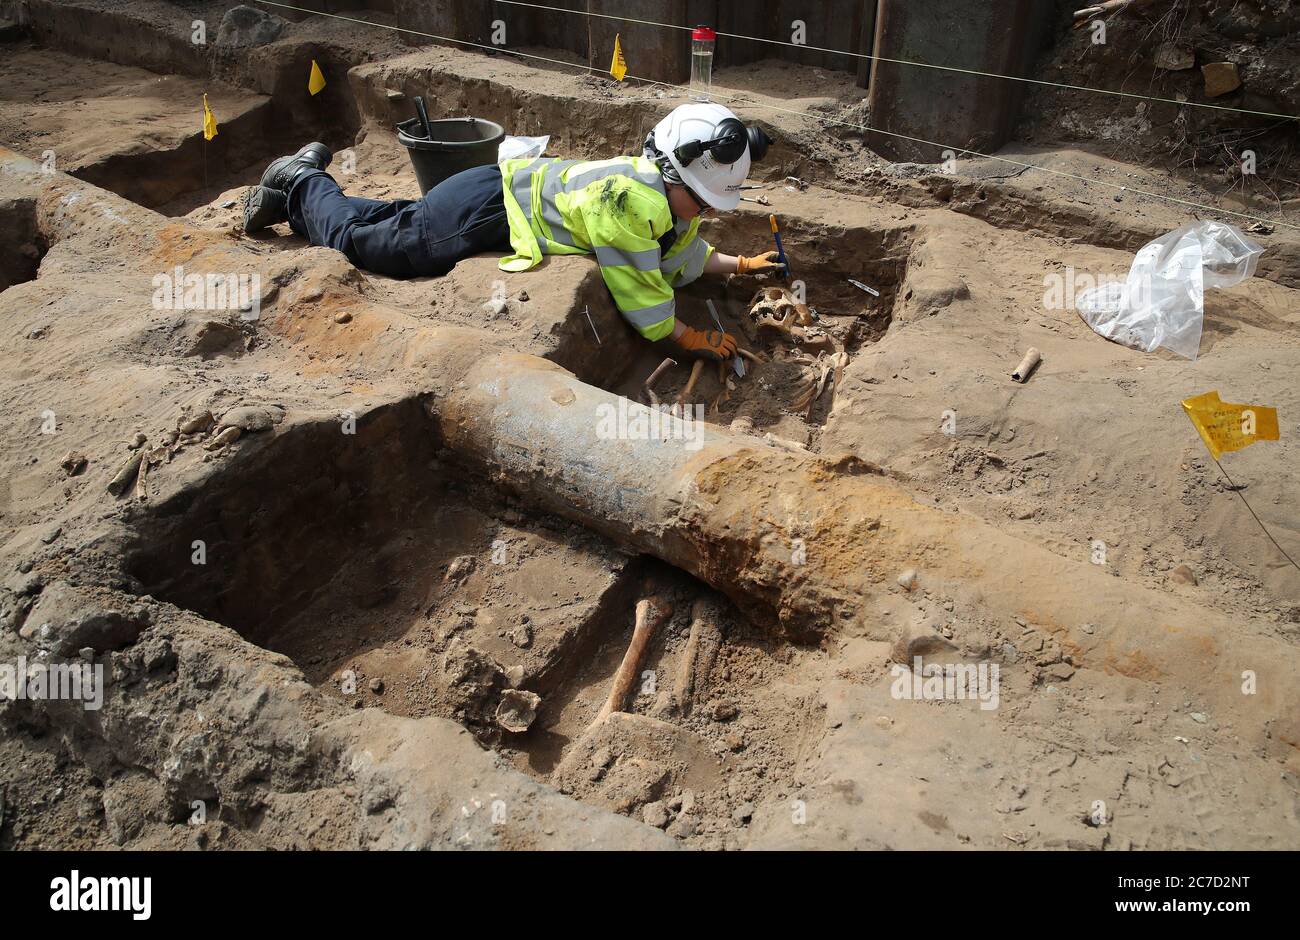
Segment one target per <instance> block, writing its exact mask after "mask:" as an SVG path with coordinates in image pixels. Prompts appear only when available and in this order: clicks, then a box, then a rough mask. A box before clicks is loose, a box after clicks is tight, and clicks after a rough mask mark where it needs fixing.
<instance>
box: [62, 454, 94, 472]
mask: <svg viewBox="0 0 1300 940" xmlns="http://www.w3.org/2000/svg"><path fill="white" fill-rule="evenodd" d="M87 463H89V461H88V460H87V459H86V455H85V454H83V453H81V452H80V451H75V450H70V451H68V452H67V453H66V454H64V455H63V457H62V458H60V460H59V466H60V467H62V468H63V472H64V473H66V474H67V475H68V476H70V477H75V476H77V475H78V474H79V473H81V472H82V471H83V470H85V469H86V464H87Z"/></svg>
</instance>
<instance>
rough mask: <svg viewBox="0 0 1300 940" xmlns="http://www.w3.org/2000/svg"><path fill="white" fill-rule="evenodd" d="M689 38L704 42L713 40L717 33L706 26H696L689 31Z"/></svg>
mask: <svg viewBox="0 0 1300 940" xmlns="http://www.w3.org/2000/svg"><path fill="white" fill-rule="evenodd" d="M691 38H692V39H700V40H703V41H705V42H713V41H714V40H715V39H717V38H718V33H717V31H716V30H712V29H710V28H709V27H707V26H697V27H695V29H694V30H692V32H691Z"/></svg>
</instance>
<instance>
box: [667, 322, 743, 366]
mask: <svg viewBox="0 0 1300 940" xmlns="http://www.w3.org/2000/svg"><path fill="white" fill-rule="evenodd" d="M676 343H677V345H678V346H680V347H681V348H682V349H684V350H686V351H687V352H688V353H690V354H691V355H692V356H695V357H696V358H697V359H712V360H714V361H715V362H725V361H726V360H728V359H730V358H731V357H732V356H734V355H736V337H734V336H732V335H731V334H730V333H722V332H719V331H718V330H697V329H695V327H693V326H688V327H686V329H685V330H683V331H682V335H681V336H679V337H678V338H677V340H676Z"/></svg>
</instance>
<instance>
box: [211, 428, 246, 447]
mask: <svg viewBox="0 0 1300 940" xmlns="http://www.w3.org/2000/svg"><path fill="white" fill-rule="evenodd" d="M243 433H244V432H243V431H242V430H240V429H239V428H237V427H230V428H226V429H225V430H224V431H222V432H221V433H220V434H218V435H217V436H216V437H214V438H213V439H212V440H210V441H208V443H207V444H205V445H204V447H205V449H207V450H219V449H220V448H222V447H225V446H226V445H227V444H233V443H235V441H237V440H239V435H241V434H243Z"/></svg>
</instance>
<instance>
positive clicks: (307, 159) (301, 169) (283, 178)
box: [262, 141, 334, 196]
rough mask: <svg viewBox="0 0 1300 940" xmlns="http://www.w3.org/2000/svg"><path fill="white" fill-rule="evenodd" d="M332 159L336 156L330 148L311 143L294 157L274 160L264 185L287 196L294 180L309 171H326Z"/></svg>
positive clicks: (267, 170) (265, 174) (264, 175)
mask: <svg viewBox="0 0 1300 940" xmlns="http://www.w3.org/2000/svg"><path fill="white" fill-rule="evenodd" d="M332 159H334V154H333V153H332V152H331V151H330V148H328V147H326V146H325V145H324V144H322V143H321V142H320V141H316V142H315V143H310V144H308V145H307V146H306V147H303V148H302V149H301V150H299V151H298V152H297V153H295V154H293V155H292V156H289V157H280V158H279V159H278V160H272V161H271V165H270V166H268V167H267V168H266V172H265V173H263V174H262V185H263V186H265V187H266V188H267V189H278V190H280V192H282V193H284V194H285V195H286V196H287V195H289V190H290V189H291V188H293V181H294V180H296V179H297V178H298V177H299V176H301V175H302V174H303V173H305V172H307V171H308V170H323V169H325V167H327V166H329V165H330V161H331V160H332Z"/></svg>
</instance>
